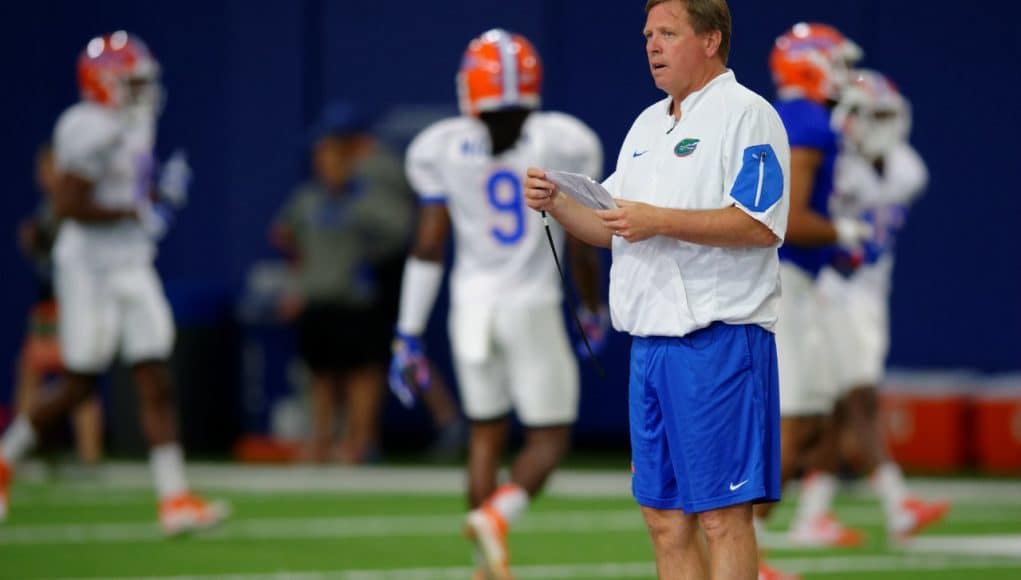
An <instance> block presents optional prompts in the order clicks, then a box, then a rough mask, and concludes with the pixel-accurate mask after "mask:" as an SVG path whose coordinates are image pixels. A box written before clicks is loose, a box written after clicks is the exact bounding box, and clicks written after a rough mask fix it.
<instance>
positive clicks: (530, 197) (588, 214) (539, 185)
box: [525, 167, 613, 248]
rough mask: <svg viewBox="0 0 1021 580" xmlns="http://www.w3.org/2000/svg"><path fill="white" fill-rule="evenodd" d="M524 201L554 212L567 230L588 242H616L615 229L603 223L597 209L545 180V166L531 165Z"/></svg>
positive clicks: (603, 244) (602, 244)
mask: <svg viewBox="0 0 1021 580" xmlns="http://www.w3.org/2000/svg"><path fill="white" fill-rule="evenodd" d="M525 203H526V204H528V207H530V208H532V209H534V210H535V211H545V212H546V213H548V214H549V215H551V216H553V218H554V219H556V220H557V221H558V222H560V225H562V226H564V229H565V230H567V231H568V232H569V233H570V234H571V235H573V236H574V237H576V238H578V239H579V240H581V241H583V242H585V243H586V244H589V245H591V246H596V247H598V248H609V247H610V246H611V244H612V242H613V230H611V229H609V228H607V227H606V226H605V225H604V224H603V221H602V220H601V219H599V216H597V215H596V212H595V211H594V210H592V209H590V208H587V207H585V206H583V205H581V204H580V203H578V202H576V201H574V200H573V199H571V198H569V197H567V194H565V193H564V192H562V191H560V190H558V189H557V187H556V185H554V184H553V182H552V181H548V180H546V172H545V171H543V170H542V169H537V168H535V167H529V168H528V176H527V177H526V178H525Z"/></svg>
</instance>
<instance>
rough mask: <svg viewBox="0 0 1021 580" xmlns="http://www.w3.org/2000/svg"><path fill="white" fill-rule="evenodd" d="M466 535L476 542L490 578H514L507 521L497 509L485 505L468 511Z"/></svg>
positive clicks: (465, 524) (507, 579)
mask: <svg viewBox="0 0 1021 580" xmlns="http://www.w3.org/2000/svg"><path fill="white" fill-rule="evenodd" d="M464 535H465V537H466V538H468V539H469V540H472V541H473V542H475V546H476V547H477V549H478V551H479V553H480V554H481V555H482V562H481V563H482V565H483V566H484V568H485V571H486V574H487V576H486V578H488V579H489V580H512V576H511V573H510V556H509V554H508V552H507V523H506V522H504V520H503V517H501V516H500V514H499V513H497V511H496V510H494V509H492V508H490V507H486V506H483V507H481V508H479V509H476V510H472V511H470V512H468V517H467V518H465V522H464Z"/></svg>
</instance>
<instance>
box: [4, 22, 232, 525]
mask: <svg viewBox="0 0 1021 580" xmlns="http://www.w3.org/2000/svg"><path fill="white" fill-rule="evenodd" d="M159 72H160V69H159V64H158V63H157V62H156V60H155V59H154V58H153V56H152V55H151V54H150V52H149V50H148V48H146V46H145V44H144V43H143V42H142V41H141V40H140V39H138V38H137V37H135V36H132V35H129V34H128V33H126V32H123V31H118V32H114V33H112V34H108V35H105V36H99V37H96V38H93V39H92V40H90V41H89V43H88V45H87V46H86V47H85V50H84V51H83V52H82V53H81V55H80V57H79V59H78V84H79V88H80V89H81V96H82V99H81V101H80V102H79V103H77V104H75V105H73V106H71V107H70V108H69V109H68V110H67V111H65V112H64V113H63V114H62V115H61V116H60V118H59V119H58V121H57V126H56V129H55V131H54V138H53V147H54V151H55V158H56V167H57V170H58V172H59V177H58V181H57V184H56V187H55V191H54V194H55V195H54V207H55V210H56V213H57V215H58V216H60V217H62V218H63V222H62V223H61V226H60V231H59V233H58V235H57V241H56V245H55V247H54V250H53V256H54V263H55V266H56V268H55V280H56V295H57V301H58V303H59V304H60V324H59V341H60V354H61V357H62V359H63V361H64V366H65V369H66V373H65V379H64V381H63V383H62V385H61V386H60V388H59V389H58V391H57V392H56V393H55V394H54V396H52V397H50V398H49V399H47V400H46V401H43V402H41V403H40V404H39V405H36V406H35V407H34V408H33V409H32V410H31V411H30V412H28V413H24V414H21V415H19V416H18V417H17V418H16V419H15V421H14V423H13V424H12V425H11V427H10V428H9V429H8V430H7V431H6V432H5V433H4V436H3V438H2V440H0V513H4V512H6V507H7V498H8V495H7V486H8V484H9V481H10V477H11V470H12V468H13V466H14V465H15V464H16V463H17V462H18V460H20V459H21V458H22V457H23V456H24V455H25V454H26V453H27V452H28V451H29V450H30V449H31V448H32V447H33V446H34V445H35V443H36V441H37V439H38V436H39V434H41V433H42V432H44V431H45V430H46V429H48V428H49V427H50V426H51V425H53V423H54V422H55V421H56V420H57V419H59V418H61V417H63V416H64V415H65V414H66V413H67V412H68V411H69V410H71V409H72V408H74V407H75V406H76V405H77V404H78V403H79V402H81V401H83V400H85V399H87V398H88V397H90V396H91V395H92V394H93V392H94V391H95V387H96V383H97V381H98V379H99V377H100V375H101V374H102V373H104V372H105V371H106V370H107V369H108V368H109V366H110V364H111V363H112V361H113V359H114V357H115V356H116V355H117V354H118V351H119V354H120V356H121V358H122V360H124V362H125V363H127V364H128V365H129V366H130V367H131V370H132V373H133V377H134V380H135V383H136V385H137V387H138V394H139V401H140V405H141V409H140V411H141V420H142V426H143V431H144V433H145V437H146V439H147V440H148V442H149V445H150V464H151V466H152V472H153V476H154V479H155V484H156V491H157V496H158V498H159V506H158V511H159V521H160V524H161V525H162V527H163V529H164V531H165V532H166V533H167V534H171V535H173V534H178V533H181V532H186V531H190V530H195V529H200V528H205V527H209V526H212V525H214V524H216V523H218V522H220V521H221V520H222V519H223V518H224V517H225V516H226V513H227V508H226V506H225V505H223V504H220V503H215V502H213V503H210V502H206V501H203V500H202V499H200V498H198V497H197V496H195V495H193V494H192V493H191V492H190V490H189V487H188V484H187V481H186V479H185V474H184V458H183V453H182V451H181V446H180V444H179V443H178V434H177V426H176V417H175V414H174V401H173V388H172V383H171V377H170V373H169V369H168V367H167V359H168V357H169V356H170V352H171V349H172V347H173V339H174V325H173V320H172V318H171V314H170V309H169V306H168V304H167V300H166V298H165V296H164V295H163V289H162V287H161V284H160V281H159V278H158V276H157V274H156V270H155V269H154V268H153V258H154V256H155V240H156V239H158V238H159V237H160V236H162V235H163V233H165V232H166V229H167V227H168V225H169V218H170V215H171V212H172V206H173V205H180V204H183V202H184V200H185V197H186V193H187V185H188V181H189V179H190V170H189V169H188V167H187V163H186V162H185V161H184V160H183V158H182V157H180V156H176V157H175V158H173V159H172V160H171V162H168V163H167V164H166V165H165V166H164V169H163V171H161V175H160V176H159V180H158V184H157V187H154V186H153V172H154V165H155V163H154V161H153V142H154V140H155V135H156V119H157V115H158V112H159V109H160V101H161V89H160V84H159ZM154 190H155V191H154Z"/></svg>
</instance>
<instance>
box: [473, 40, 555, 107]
mask: <svg viewBox="0 0 1021 580" xmlns="http://www.w3.org/2000/svg"><path fill="white" fill-rule="evenodd" d="M541 84H542V63H541V62H540V61H539V53H538V52H536V50H535V47H534V46H532V43H530V42H528V39H526V38H525V37H524V36H521V35H520V34H513V33H510V32H507V31H506V30H501V29H499V28H494V29H492V30H489V31H486V32H484V33H482V35H481V36H479V37H478V38H475V39H473V40H472V41H471V43H470V44H469V45H468V49H467V50H466V51H465V52H464V58H463V59H462V60H461V70H460V72H458V74H457V97H458V104H459V105H460V107H461V112H462V113H464V114H466V115H475V116H477V115H478V114H479V113H482V112H485V111H498V110H500V109H509V108H516V107H524V108H527V109H536V108H538V107H539V103H540V86H541Z"/></svg>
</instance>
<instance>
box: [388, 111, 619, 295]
mask: <svg viewBox="0 0 1021 580" xmlns="http://www.w3.org/2000/svg"><path fill="white" fill-rule="evenodd" d="M602 162H603V160H602V147H601V146H600V143H599V139H598V137H596V135H595V133H593V132H592V130H591V129H589V128H588V127H587V126H586V125H585V124H583V123H582V122H581V121H579V120H578V119H575V118H574V117H571V116H569V115H565V114H562V113H554V112H536V113H532V114H531V115H529V117H528V119H527V120H526V121H525V124H524V127H523V128H522V135H521V138H520V140H519V141H518V143H517V144H516V145H515V146H514V147H513V148H512V149H510V150H508V151H505V152H503V153H501V154H500V155H497V156H495V157H494V156H492V155H491V154H490V138H489V133H488V131H487V129H486V126H485V125H484V124H483V123H482V122H481V121H479V120H478V119H475V118H473V117H466V116H465V117H456V118H451V119H446V120H443V121H439V122H437V123H436V124H434V125H432V126H430V127H429V128H427V129H426V130H425V131H423V132H422V133H421V134H419V135H418V136H417V137H416V138H415V140H414V141H413V142H412V143H411V145H410V147H409V148H408V154H407V160H406V164H407V174H408V180H409V182H410V183H411V186H412V187H413V188H414V189H415V191H416V192H418V195H419V196H420V198H421V202H422V203H423V204H428V203H445V204H446V206H447V209H448V210H449V212H450V219H451V222H452V224H453V229H454V237H455V256H454V266H453V270H452V272H451V280H450V285H451V303H452V304H455V305H464V304H469V303H471V304H495V303H500V304H506V305H528V304H542V303H549V302H559V301H560V300H561V290H560V283H559V278H558V275H557V271H556V266H555V265H554V262H553V256H552V254H551V253H550V249H549V245H548V242H547V240H546V232H545V230H544V228H543V223H542V218H541V217H540V215H539V214H538V213H537V212H534V211H531V210H530V209H528V207H527V206H526V205H525V201H524V197H523V181H524V178H525V172H526V171H527V169H528V167H544V168H548V169H561V170H565V171H572V172H576V173H583V174H585V175H589V176H591V177H592V178H598V176H599V173H600V171H601V168H602ZM550 225H551V227H552V229H553V236H554V240H555V243H556V245H557V252H558V253H561V255H562V251H563V245H564V244H563V241H564V233H563V230H562V229H561V228H560V227H559V225H558V224H556V222H555V221H554V220H550Z"/></svg>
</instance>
